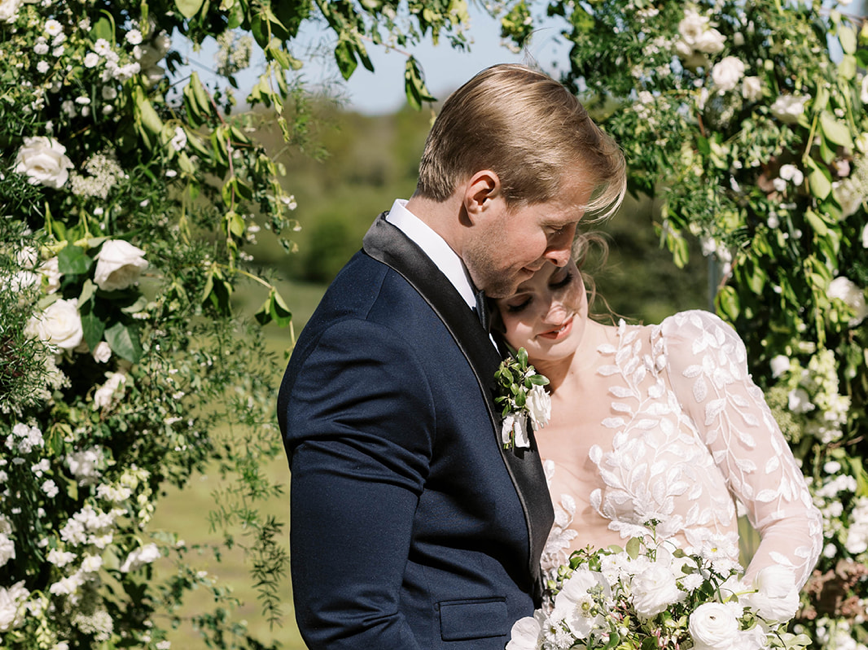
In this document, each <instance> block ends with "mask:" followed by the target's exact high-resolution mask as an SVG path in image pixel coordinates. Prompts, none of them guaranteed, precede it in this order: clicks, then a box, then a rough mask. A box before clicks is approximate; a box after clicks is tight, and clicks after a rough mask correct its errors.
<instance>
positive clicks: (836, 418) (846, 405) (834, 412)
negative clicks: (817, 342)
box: [773, 350, 850, 444]
mask: <svg viewBox="0 0 868 650" xmlns="http://www.w3.org/2000/svg"><path fill="white" fill-rule="evenodd" d="M773 361H774V362H775V364H776V365H777V366H778V369H779V370H780V371H781V373H783V372H784V370H783V368H782V361H781V360H780V359H776V360H773ZM787 367H788V368H787V371H790V372H797V373H798V375H799V382H798V385H797V386H796V387H795V388H793V389H792V390H791V391H790V394H789V399H788V407H789V409H790V411H792V412H793V413H796V414H810V416H809V417H808V420H807V424H806V425H805V432H806V433H808V434H810V435H812V436H814V437H815V438H817V439H818V440H819V441H820V442H822V443H823V444H829V443H831V442H834V441H836V440H840V439H841V436H843V435H844V431H843V427H844V425H845V424H846V423H847V415H848V413H849V410H850V397H849V396H847V395H841V393H840V390H839V379H838V371H837V368H838V360H837V358H836V357H835V353H834V352H833V351H831V350H820V351H819V352H818V353H817V354H815V355H813V356H812V357H811V359H810V361H809V362H808V367H807V368H800V366H799V365H798V364H797V363H787Z"/></svg>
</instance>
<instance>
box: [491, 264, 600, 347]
mask: <svg viewBox="0 0 868 650" xmlns="http://www.w3.org/2000/svg"><path fill="white" fill-rule="evenodd" d="M497 306H498V308H499V309H500V315H501V317H502V318H503V324H504V327H505V337H506V340H507V342H508V343H509V344H510V345H511V346H512V347H513V348H515V349H518V348H524V349H525V350H527V354H528V357H530V359H531V361H537V362H539V361H558V360H560V359H564V358H566V357H568V356H571V355H572V354H573V353H575V351H576V349H577V347H578V344H579V342H580V341H581V339H582V335H583V334H584V330H585V322H586V320H587V312H588V302H587V296H586V295H585V285H584V283H583V282H582V276H581V274H580V273H579V270H578V269H577V268H576V263H575V262H573V261H570V262H569V263H568V264H567V265H566V266H563V267H557V266H555V265H554V264H552V263H551V262H547V263H546V265H545V266H543V267H542V268H541V269H540V270H539V271H537V272H536V273H535V274H534V276H533V277H532V278H530V279H529V280H526V281H524V282H522V283H521V284H520V285H519V287H518V290H517V291H516V292H515V293H514V294H513V295H511V296H509V297H508V298H503V299H501V300H498V301H497Z"/></svg>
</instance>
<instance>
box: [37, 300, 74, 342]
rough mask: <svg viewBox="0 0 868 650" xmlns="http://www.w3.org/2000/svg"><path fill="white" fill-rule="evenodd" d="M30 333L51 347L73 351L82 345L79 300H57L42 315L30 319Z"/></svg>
mask: <svg viewBox="0 0 868 650" xmlns="http://www.w3.org/2000/svg"><path fill="white" fill-rule="evenodd" d="M27 329H28V332H29V333H31V334H33V335H35V336H37V337H38V338H40V339H42V340H43V341H45V342H46V343H49V344H50V345H56V346H57V347H59V348H61V349H63V350H72V349H73V348H75V347H77V346H78V344H79V343H81V339H82V337H83V336H84V331H83V330H82V327H81V316H80V315H79V313H78V300H77V299H75V298H72V299H70V300H57V301H55V302H54V303H52V304H51V305H50V306H49V307H48V308H47V309H46V310H45V311H44V312H42V314H40V315H38V316H34V317H32V318H31V319H30V323H29V324H28V326H27Z"/></svg>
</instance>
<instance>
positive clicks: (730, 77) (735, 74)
mask: <svg viewBox="0 0 868 650" xmlns="http://www.w3.org/2000/svg"><path fill="white" fill-rule="evenodd" d="M743 76H744V63H742V62H741V60H740V59H738V58H736V57H734V56H727V57H724V58H723V59H722V60H721V61H720V62H719V63H717V64H715V66H714V67H713V68H712V69H711V78H712V80H713V81H714V85H715V86H717V87H718V88H719V89H720V90H721V91H722V92H729V91H730V90H734V89H735V87H736V86H737V85H738V82H739V81H741V78H742V77H743Z"/></svg>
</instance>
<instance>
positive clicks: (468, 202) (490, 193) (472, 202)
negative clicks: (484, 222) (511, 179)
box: [464, 169, 503, 222]
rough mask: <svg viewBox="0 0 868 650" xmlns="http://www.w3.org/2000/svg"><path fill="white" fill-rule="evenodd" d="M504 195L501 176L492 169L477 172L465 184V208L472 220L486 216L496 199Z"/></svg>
mask: <svg viewBox="0 0 868 650" xmlns="http://www.w3.org/2000/svg"><path fill="white" fill-rule="evenodd" d="M502 195H503V187H502V186H501V184H500V177H499V176H498V175H497V174H496V173H495V172H493V171H491V170H490V169H483V170H482V171H479V172H476V173H475V174H474V175H473V176H471V177H470V179H469V180H468V181H467V183H466V185H465V186H464V210H465V211H466V212H467V216H468V217H469V218H470V220H471V221H473V222H475V221H476V220H478V219H480V218H484V217H485V216H486V214H487V213H488V212H489V211H490V210H491V209H492V205H493V202H494V199H497V198H499V197H501V196H502Z"/></svg>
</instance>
